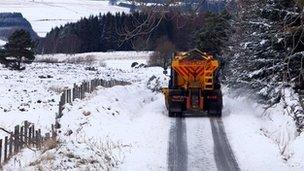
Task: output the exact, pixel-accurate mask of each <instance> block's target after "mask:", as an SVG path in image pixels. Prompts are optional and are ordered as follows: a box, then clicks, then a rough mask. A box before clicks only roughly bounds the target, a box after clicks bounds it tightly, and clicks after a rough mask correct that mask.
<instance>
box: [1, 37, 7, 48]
mask: <svg viewBox="0 0 304 171" xmlns="http://www.w3.org/2000/svg"><path fill="white" fill-rule="evenodd" d="M5 44H6V41H4V40H1V39H0V47H1V46H4V45H5Z"/></svg>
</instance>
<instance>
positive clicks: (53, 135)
mask: <svg viewBox="0 0 304 171" xmlns="http://www.w3.org/2000/svg"><path fill="white" fill-rule="evenodd" d="M56 137H57V133H56V130H55V127H54V125H53V124H52V139H53V140H55V139H56Z"/></svg>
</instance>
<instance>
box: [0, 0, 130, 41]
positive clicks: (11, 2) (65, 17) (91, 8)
mask: <svg viewBox="0 0 304 171" xmlns="http://www.w3.org/2000/svg"><path fill="white" fill-rule="evenodd" d="M0 12H20V13H22V15H23V16H24V17H25V18H26V19H27V20H28V21H29V22H30V23H31V24H32V27H33V29H34V31H36V32H37V33H38V35H39V36H41V37H44V36H45V35H46V33H47V32H49V31H51V29H52V28H54V27H56V26H60V25H64V24H66V23H70V22H76V21H77V20H79V19H81V18H82V17H89V16H90V15H98V14H99V13H102V14H103V13H107V12H111V13H116V12H129V9H128V8H122V7H118V6H111V5H109V3H108V1H97V0H1V1H0Z"/></svg>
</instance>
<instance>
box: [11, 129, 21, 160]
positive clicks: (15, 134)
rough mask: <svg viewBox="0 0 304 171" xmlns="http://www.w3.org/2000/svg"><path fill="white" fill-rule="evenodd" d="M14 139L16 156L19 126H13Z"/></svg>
mask: <svg viewBox="0 0 304 171" xmlns="http://www.w3.org/2000/svg"><path fill="white" fill-rule="evenodd" d="M14 138H15V139H14V154H17V153H18V152H19V125H17V126H15V132H14ZM10 156H11V151H10Z"/></svg>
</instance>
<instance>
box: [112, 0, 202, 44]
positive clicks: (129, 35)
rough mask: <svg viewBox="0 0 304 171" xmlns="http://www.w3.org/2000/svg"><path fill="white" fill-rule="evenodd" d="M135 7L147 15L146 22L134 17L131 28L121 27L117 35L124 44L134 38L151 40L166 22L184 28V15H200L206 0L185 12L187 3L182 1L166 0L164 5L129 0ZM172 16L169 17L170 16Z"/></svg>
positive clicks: (199, 1)
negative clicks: (175, 22) (152, 34)
mask: <svg viewBox="0 0 304 171" xmlns="http://www.w3.org/2000/svg"><path fill="white" fill-rule="evenodd" d="M128 1H129V2H130V3H132V4H133V5H136V6H137V10H138V11H141V12H143V13H145V14H146V16H147V17H146V18H145V20H144V21H139V20H138V19H137V18H136V16H134V21H135V22H133V23H132V27H131V28H126V27H125V26H121V27H120V28H116V32H117V34H118V35H119V36H120V37H122V38H123V39H122V44H123V43H124V42H126V41H131V42H132V40H133V39H134V38H138V37H141V38H143V37H145V39H146V41H148V40H149V38H150V36H149V35H151V33H152V32H153V31H154V30H155V29H156V28H157V27H158V26H159V24H160V23H161V22H162V21H163V20H164V19H168V20H176V21H177V23H178V27H179V28H181V27H184V26H185V24H184V22H183V21H180V20H181V19H182V16H183V15H187V16H190V17H195V16H197V15H198V13H199V10H200V7H201V6H202V4H203V3H205V2H206V0H198V1H197V2H196V3H190V4H189V5H190V8H188V10H185V5H186V3H185V2H184V1H182V0H165V1H163V2H162V3H147V2H146V1H145V0H128ZM169 13H170V15H167V14H169Z"/></svg>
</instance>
